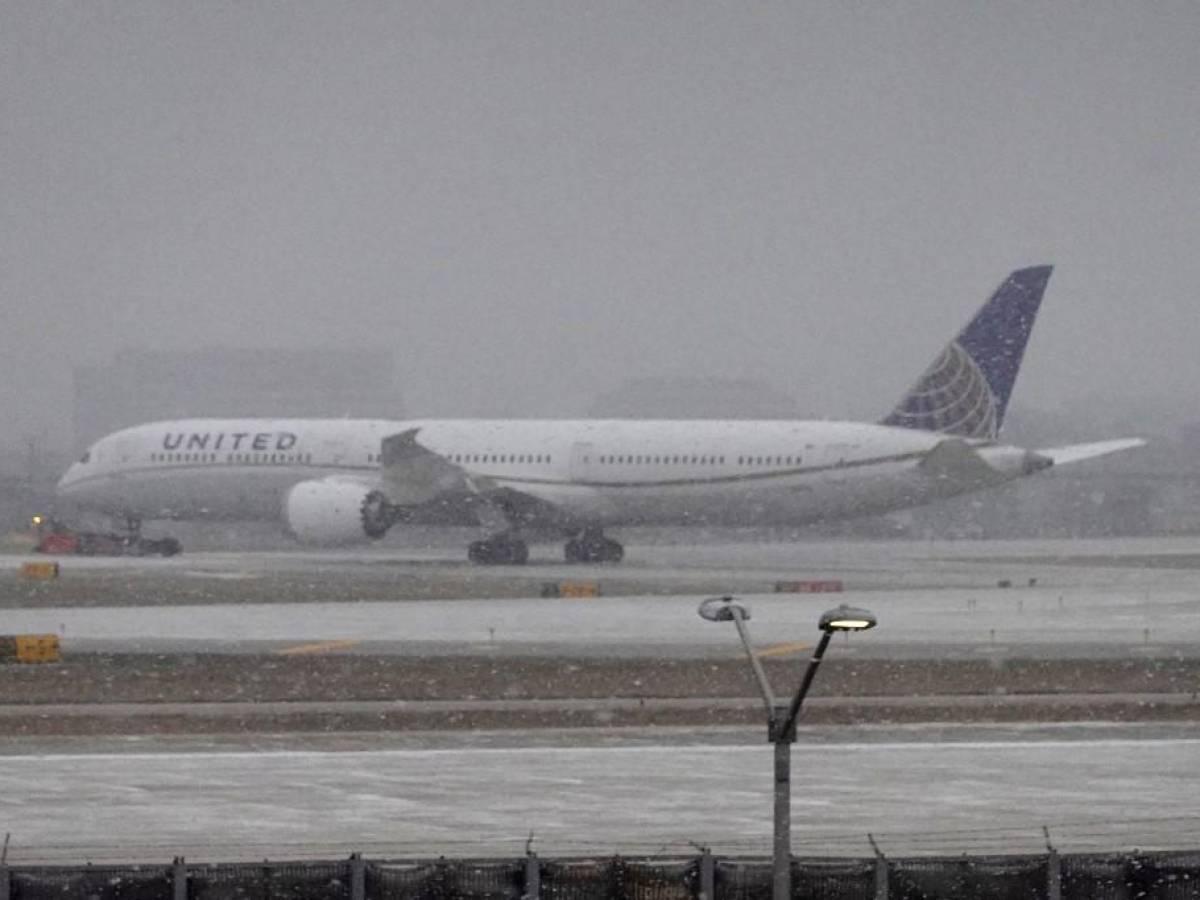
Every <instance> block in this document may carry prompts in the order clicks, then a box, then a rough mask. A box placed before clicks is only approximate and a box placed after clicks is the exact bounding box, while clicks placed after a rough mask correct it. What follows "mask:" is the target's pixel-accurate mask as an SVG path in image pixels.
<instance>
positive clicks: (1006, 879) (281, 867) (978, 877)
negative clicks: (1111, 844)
mask: <svg viewBox="0 0 1200 900" xmlns="http://www.w3.org/2000/svg"><path fill="white" fill-rule="evenodd" d="M792 885H793V888H792V896H793V898H794V900H935V898H956V900H961V898H977V897H978V898H1014V900H1015V898H1021V900H1031V898H1045V900H1124V898H1135V897H1137V898H1146V900H1182V898H1196V897H1200V850H1196V851H1181V852H1162V853H1138V854H1132V855H1117V854H1112V855H1096V854H1087V855H1084V854H1078V855H1076V854H1064V855H1061V856H1060V855H1059V854H1057V853H1055V852H1053V851H1051V852H1050V853H1048V854H1043V855H1040V856H957V857H920V858H909V859H891V858H885V857H883V856H882V855H881V856H877V857H876V858H874V859H872V858H865V859H853V858H851V859H841V858H839V859H797V860H795V861H794V862H793V872H792ZM76 897H78V898H88V900H235V898H237V900H285V898H286V900H318V898H320V900H770V897H771V866H770V864H769V863H768V862H765V861H762V860H747V859H726V858H717V857H714V856H713V855H712V854H709V853H707V852H705V853H703V854H701V855H700V856H697V857H693V858H690V859H624V858H620V857H616V858H601V859H570V860H557V861H551V860H540V859H539V858H538V857H537V856H534V855H529V856H527V857H524V858H521V859H517V860H446V859H439V860H436V861H428V860H426V861H397V860H393V861H383V860H370V861H368V860H364V859H362V858H361V857H360V856H358V855H354V856H351V857H350V858H349V859H347V860H341V861H332V862H276V863H262V864H246V863H222V864H213V865H195V864H188V863H185V862H184V861H183V860H181V859H177V860H175V862H174V863H173V864H171V865H160V866H90V865H89V866H62V867H59V866H56V867H48V866H42V867H33V866H28V867H26V866H22V867H3V866H0V900H51V898H54V900H66V898H76Z"/></svg>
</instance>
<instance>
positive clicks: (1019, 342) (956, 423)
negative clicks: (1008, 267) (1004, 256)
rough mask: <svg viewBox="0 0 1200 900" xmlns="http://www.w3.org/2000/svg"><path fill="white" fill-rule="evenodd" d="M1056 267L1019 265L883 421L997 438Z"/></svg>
mask: <svg viewBox="0 0 1200 900" xmlns="http://www.w3.org/2000/svg"><path fill="white" fill-rule="evenodd" d="M1052 270H1053V266H1033V267H1031V268H1028V269H1018V270H1017V271H1015V272H1013V273H1012V274H1011V275H1009V276H1008V278H1007V279H1005V281H1004V283H1003V284H1002V285H1000V287H999V289H998V290H997V291H996V293H994V294H993V295H992V297H991V299H990V300H988V302H987V303H985V304H984V305H983V308H982V309H980V310H979V312H977V313H976V314H975V318H973V319H972V320H971V321H970V322H969V323H968V324H967V327H966V328H964V329H963V330H962V331H961V332H960V333H959V335H958V337H956V338H955V339H954V340H953V341H951V342H950V343H949V344H948V345H947V346H946V348H945V349H944V350H943V351H942V352H941V353H940V354H938V357H937V358H936V359H935V360H934V361H933V362H932V363H931V364H930V366H929V368H928V369H926V370H925V373H924V374H923V375H922V376H921V377H920V378H919V379H917V383H916V384H914V385H913V386H912V387H911V388H910V389H909V391H908V393H907V394H905V395H904V398H903V399H902V400H901V401H900V402H899V403H898V404H897V405H896V408H895V409H893V410H892V411H891V413H889V414H888V416H887V418H885V419H884V420H883V424H884V425H895V426H898V427H900V428H914V429H917V430H919V431H938V432H941V433H943V434H952V435H956V436H958V437H968V438H987V439H995V438H996V436H997V435H999V433H1000V426H1001V425H1002V424H1003V422H1004V411H1005V410H1006V409H1007V408H1008V398H1009V395H1010V394H1011V393H1012V389H1013V384H1015V383H1016V380H1017V370H1018V369H1019V368H1020V367H1021V357H1022V356H1023V355H1024V353H1025V344H1026V343H1027V342H1028V340H1029V334H1030V332H1031V331H1033V320H1034V318H1035V317H1036V316H1037V311H1038V307H1039V306H1040V305H1041V302H1042V294H1044V293H1045V291H1046V284H1047V283H1048V282H1049V281H1050V273H1051V271H1052Z"/></svg>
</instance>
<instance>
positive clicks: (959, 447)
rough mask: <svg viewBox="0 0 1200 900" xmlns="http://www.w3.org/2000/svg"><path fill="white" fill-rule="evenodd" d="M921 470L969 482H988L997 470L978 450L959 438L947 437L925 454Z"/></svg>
mask: <svg viewBox="0 0 1200 900" xmlns="http://www.w3.org/2000/svg"><path fill="white" fill-rule="evenodd" d="M919 468H920V470H921V471H922V472H924V473H925V474H926V475H929V476H931V477H933V478H939V479H943V480H951V481H954V482H959V483H967V484H979V485H984V484H988V483H989V482H991V481H994V480H996V471H995V470H994V469H993V468H992V467H991V466H989V465H988V464H987V462H986V461H985V460H984V459H983V457H981V456H980V455H979V453H978V452H976V450H975V449H974V448H973V447H971V446H970V445H969V444H968V443H967V442H966V441H964V440H961V439H959V438H947V439H946V440H944V441H942V442H940V443H939V444H938V445H937V446H936V447H934V448H933V449H932V450H930V451H929V452H928V453H927V454H925V458H924V459H922V460H921V462H920V466H919Z"/></svg>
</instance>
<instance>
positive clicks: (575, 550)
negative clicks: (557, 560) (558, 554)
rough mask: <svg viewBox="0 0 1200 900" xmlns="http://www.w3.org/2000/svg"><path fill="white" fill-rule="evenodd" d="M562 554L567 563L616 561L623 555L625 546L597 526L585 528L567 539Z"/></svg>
mask: <svg viewBox="0 0 1200 900" xmlns="http://www.w3.org/2000/svg"><path fill="white" fill-rule="evenodd" d="M563 556H564V557H566V560H567V562H569V563H616V562H620V561H621V559H622V558H623V557H624V556H625V548H624V547H622V546H621V545H620V544H619V543H617V542H616V541H614V540H613V539H612V538H610V537H605V536H604V533H603V532H602V531H600V529H598V528H587V529H584V531H583V532H582V533H581V534H580V535H579V536H578V537H573V538H571V540H569V541H567V543H566V545H565V546H564V547H563Z"/></svg>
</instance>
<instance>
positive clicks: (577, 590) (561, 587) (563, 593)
mask: <svg viewBox="0 0 1200 900" xmlns="http://www.w3.org/2000/svg"><path fill="white" fill-rule="evenodd" d="M542 596H543V597H575V598H580V597H599V596H600V583H599V582H598V581H548V582H546V583H545V584H543V585H542Z"/></svg>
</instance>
